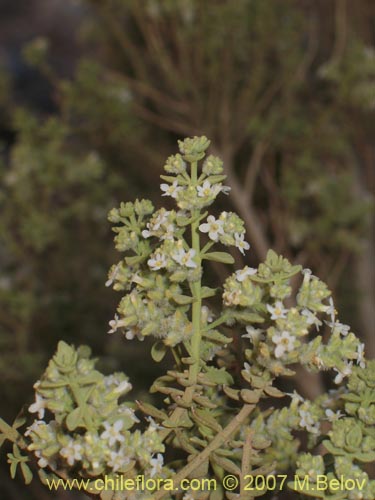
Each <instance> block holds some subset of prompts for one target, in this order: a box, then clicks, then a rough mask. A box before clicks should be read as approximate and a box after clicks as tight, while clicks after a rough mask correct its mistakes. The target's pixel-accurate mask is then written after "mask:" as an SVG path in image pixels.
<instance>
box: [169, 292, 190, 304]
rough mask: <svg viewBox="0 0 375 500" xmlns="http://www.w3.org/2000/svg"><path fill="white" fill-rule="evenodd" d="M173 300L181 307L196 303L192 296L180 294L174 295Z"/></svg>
mask: <svg viewBox="0 0 375 500" xmlns="http://www.w3.org/2000/svg"><path fill="white" fill-rule="evenodd" d="M171 298H172V299H173V300H174V301H175V302H176V303H177V304H179V305H180V306H184V305H186V304H191V303H192V302H193V301H194V298H193V297H190V295H182V294H180V293H174V294H172V296H171Z"/></svg>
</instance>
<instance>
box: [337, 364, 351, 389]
mask: <svg viewBox="0 0 375 500" xmlns="http://www.w3.org/2000/svg"><path fill="white" fill-rule="evenodd" d="M352 367H353V361H351V362H350V363H346V365H345V366H344V368H343V369H342V370H338V369H337V368H334V370H335V372H337V375H336V377H335V380H334V382H335V384H341V382H342V381H343V380H344V378H345V377H347V376H348V375H350V374H351V373H352Z"/></svg>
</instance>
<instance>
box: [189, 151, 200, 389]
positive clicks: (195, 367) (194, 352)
mask: <svg viewBox="0 0 375 500" xmlns="http://www.w3.org/2000/svg"><path fill="white" fill-rule="evenodd" d="M197 169H198V166H197V162H196V161H195V162H192V164H191V182H192V185H193V186H194V185H195V184H196V183H197ZM199 215H200V211H199V210H194V213H193V214H192V219H193V221H192V223H191V240H192V248H193V250H194V251H195V258H196V263H197V265H198V266H200V265H201V255H200V238H199V232H198V225H199ZM201 289H202V283H201V278H199V280H197V281H194V282H193V284H192V292H193V297H194V302H193V306H192V323H193V337H192V339H191V356H192V358H193V360H194V363H193V364H192V365H190V371H189V381H190V383H191V385H195V384H196V382H197V378H198V373H199V359H200V345H201V339H202V333H201V308H202V296H201Z"/></svg>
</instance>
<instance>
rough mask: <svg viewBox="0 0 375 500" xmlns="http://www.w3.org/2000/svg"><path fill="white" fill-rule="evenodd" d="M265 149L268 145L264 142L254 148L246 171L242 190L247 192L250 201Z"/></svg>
mask: <svg viewBox="0 0 375 500" xmlns="http://www.w3.org/2000/svg"><path fill="white" fill-rule="evenodd" d="M267 148H268V143H267V142H266V141H264V140H263V141H259V142H258V143H257V144H256V146H255V148H254V152H253V154H252V156H251V159H250V162H249V165H248V167H247V169H246V175H245V182H244V190H245V191H246V192H247V194H248V196H249V200H250V201H251V200H252V199H253V196H254V189H255V181H256V179H257V176H258V174H259V171H260V168H261V166H262V160H263V157H264V155H265V153H266V151H267Z"/></svg>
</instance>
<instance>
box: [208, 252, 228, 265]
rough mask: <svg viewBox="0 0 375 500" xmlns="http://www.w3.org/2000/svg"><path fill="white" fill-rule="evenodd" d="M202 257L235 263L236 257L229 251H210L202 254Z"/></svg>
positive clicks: (225, 262)
mask: <svg viewBox="0 0 375 500" xmlns="http://www.w3.org/2000/svg"><path fill="white" fill-rule="evenodd" d="M202 259H206V260H212V261H214V262H222V263H223V264H234V258H233V257H232V256H231V254H230V253H227V252H209V253H206V254H204V255H202Z"/></svg>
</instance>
